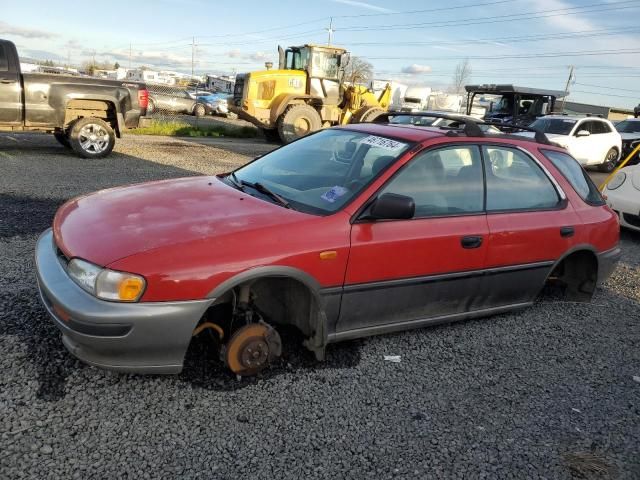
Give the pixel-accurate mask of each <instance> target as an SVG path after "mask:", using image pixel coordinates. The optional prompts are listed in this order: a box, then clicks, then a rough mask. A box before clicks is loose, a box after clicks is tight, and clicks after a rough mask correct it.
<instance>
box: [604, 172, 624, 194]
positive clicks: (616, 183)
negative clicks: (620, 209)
mask: <svg viewBox="0 0 640 480" xmlns="http://www.w3.org/2000/svg"><path fill="white" fill-rule="evenodd" d="M626 179H627V174H626V173H624V172H618V173H616V176H615V177H613V179H612V180H611V181H610V182H609V183H607V189H608V190H615V189H616V188H619V187H620V186H621V185H622V184H623V183H624V181H625V180H626Z"/></svg>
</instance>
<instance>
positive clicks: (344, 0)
mask: <svg viewBox="0 0 640 480" xmlns="http://www.w3.org/2000/svg"><path fill="white" fill-rule="evenodd" d="M332 1H333V2H335V3H342V4H344V5H351V6H352V7H359V8H366V9H368V10H373V11H375V12H382V13H394V10H391V9H389V8H384V7H379V6H377V5H373V4H371V3H367V2H359V1H356V0H332Z"/></svg>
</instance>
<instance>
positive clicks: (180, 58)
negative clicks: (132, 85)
mask: <svg viewBox="0 0 640 480" xmlns="http://www.w3.org/2000/svg"><path fill="white" fill-rule="evenodd" d="M81 53H82V55H85V56H93V55H94V53H95V56H96V57H98V58H99V57H109V58H111V59H115V60H117V61H119V62H128V61H129V50H128V49H127V50H111V51H109V50H106V51H97V52H94V51H93V50H83V51H82V52H81ZM131 62H132V63H134V64H145V65H156V66H173V67H186V66H190V65H191V55H176V54H173V53H167V52H162V51H154V50H138V51H133V52H131Z"/></svg>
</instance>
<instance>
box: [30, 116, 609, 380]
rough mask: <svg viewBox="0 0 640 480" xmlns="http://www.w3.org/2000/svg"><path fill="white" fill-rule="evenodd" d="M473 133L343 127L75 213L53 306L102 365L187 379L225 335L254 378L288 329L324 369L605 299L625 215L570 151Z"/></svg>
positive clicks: (64, 231)
mask: <svg viewBox="0 0 640 480" xmlns="http://www.w3.org/2000/svg"><path fill="white" fill-rule="evenodd" d="M471 125H473V124H471V123H469V124H468V125H467V127H466V130H465V132H466V133H465V132H463V131H461V130H460V131H452V130H441V129H438V128H424V127H416V126H411V125H392V124H360V125H352V126H348V127H341V128H332V129H329V130H324V131H321V132H319V133H316V134H313V135H310V136H308V137H305V138H303V139H301V140H299V141H296V142H294V143H291V144H289V145H286V146H284V147H282V148H279V149H277V150H275V151H273V152H272V153H269V154H267V155H265V156H263V157H261V158H258V159H256V160H254V161H253V162H251V163H249V164H248V165H245V166H244V167H242V168H240V169H238V170H236V171H235V172H233V173H230V174H225V175H218V176H211V177H193V178H182V179H175V180H168V181H160V182H152V183H146V184H141V185H133V186H127V187H122V188H114V189H109V190H104V191H100V192H97V193H93V194H90V195H87V196H83V197H80V198H76V199H73V200H71V201H69V202H67V203H66V204H65V205H63V206H62V207H61V208H60V209H59V211H58V212H57V214H56V216H55V219H54V222H53V229H49V230H47V231H46V232H44V233H43V234H42V236H41V237H40V239H39V241H38V244H37V251H36V261H37V274H38V283H39V286H40V292H41V296H42V300H43V302H44V305H45V306H46V308H47V310H48V312H49V313H50V315H51V317H53V320H54V321H55V324H56V325H57V327H58V328H59V329H60V330H61V331H62V340H63V342H64V344H65V346H66V347H67V348H68V349H69V350H70V351H71V352H72V353H73V354H74V355H75V356H77V357H78V358H80V359H81V360H83V361H85V362H87V363H90V364H93V365H97V366H100V367H104V368H110V369H115V370H121V371H130V372H142V373H177V372H179V371H180V370H181V368H182V365H183V359H184V356H185V352H186V350H187V347H188V345H189V343H190V341H191V339H192V336H193V335H194V334H198V333H199V332H201V331H203V330H209V331H210V332H211V333H212V335H211V337H212V338H213V339H214V340H213V341H215V342H217V343H218V344H219V348H220V356H221V360H222V361H224V362H225V363H226V364H227V365H228V366H229V368H231V370H232V371H234V372H236V373H238V374H241V375H248V374H253V373H256V372H257V371H259V370H260V369H262V368H263V367H265V366H266V365H268V364H269V362H270V361H272V360H273V359H274V358H276V357H278V355H279V354H280V351H281V341H280V336H279V334H278V331H277V329H276V328H274V327H273V326H276V327H277V326H279V325H292V326H295V327H297V328H298V329H299V330H300V332H301V333H302V334H303V336H304V337H305V341H304V344H305V346H306V347H307V348H309V349H310V350H312V351H313V352H315V354H316V356H317V358H318V359H322V358H323V355H324V349H325V347H326V345H327V344H328V343H332V342H337V341H340V340H345V339H352V338H356V337H362V336H366V335H374V334H380V333H386V332H393V331H398V330H404V329H410V328H416V327H422V326H426V325H431V324H435V323H441V322H448V321H453V320H460V319H465V318H470V317H477V316H483V315H488V314H495V313H499V312H504V311H507V310H511V309H514V308H519V307H524V306H526V305H529V304H531V303H532V301H533V300H534V299H535V298H536V296H537V295H538V293H539V292H540V291H541V289H542V288H543V287H544V286H545V284H546V283H547V282H550V281H554V282H557V283H558V284H559V285H561V288H560V289H559V290H560V291H564V292H565V294H566V296H567V298H571V299H573V300H585V301H588V300H590V298H591V296H592V294H593V292H594V289H595V287H596V284H597V282H598V281H600V280H602V279H604V278H606V277H607V276H608V275H609V274H610V273H611V271H612V270H613V268H614V266H615V262H616V261H617V260H618V257H619V256H620V250H619V248H618V236H619V225H618V219H617V217H616V215H615V213H613V212H612V211H611V210H610V209H609V207H607V206H606V205H605V203H604V201H603V199H602V197H601V196H600V194H599V192H598V191H597V189H596V188H595V187H594V185H593V184H592V182H591V181H590V180H589V178H588V177H587V176H586V174H585V172H584V171H583V169H582V168H581V167H580V165H579V164H578V163H577V162H576V161H575V160H574V159H573V158H572V157H571V156H569V155H568V154H567V152H566V151H565V150H563V149H561V148H558V147H554V146H552V145H549V144H545V143H544V142H542V141H540V142H536V141H535V140H533V139H526V138H523V137H518V138H516V137H514V136H510V135H494V136H485V135H483V134H482V131H481V130H479V129H478V128H471ZM221 305H223V306H224V308H220V306H221Z"/></svg>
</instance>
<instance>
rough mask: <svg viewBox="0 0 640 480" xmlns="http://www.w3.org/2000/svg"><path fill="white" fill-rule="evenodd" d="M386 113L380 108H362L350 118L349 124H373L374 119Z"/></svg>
mask: <svg viewBox="0 0 640 480" xmlns="http://www.w3.org/2000/svg"><path fill="white" fill-rule="evenodd" d="M384 113H386V112H385V111H384V110H383V109H381V108H380V107H362V108H361V109H360V110H358V111H357V112H356V113H354V114H353V117H351V121H350V122H349V123H368V122H375V121H376V118H378V117H379V116H380V115H383V114H384Z"/></svg>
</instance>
